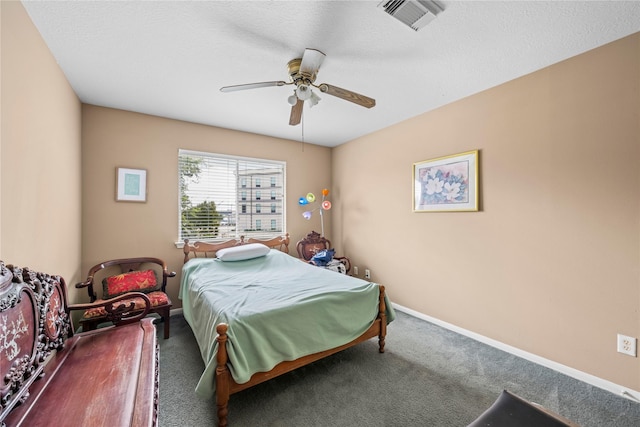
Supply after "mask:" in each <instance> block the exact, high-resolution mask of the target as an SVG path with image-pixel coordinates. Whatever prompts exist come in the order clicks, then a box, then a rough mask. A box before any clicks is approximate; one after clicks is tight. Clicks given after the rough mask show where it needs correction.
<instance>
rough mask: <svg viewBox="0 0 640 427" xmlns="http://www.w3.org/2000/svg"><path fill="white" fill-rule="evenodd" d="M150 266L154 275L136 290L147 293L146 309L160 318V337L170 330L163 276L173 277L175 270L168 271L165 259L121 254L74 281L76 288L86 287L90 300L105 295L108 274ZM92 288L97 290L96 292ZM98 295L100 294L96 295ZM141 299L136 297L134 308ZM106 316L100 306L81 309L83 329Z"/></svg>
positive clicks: (104, 318)
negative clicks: (153, 280) (141, 287)
mask: <svg viewBox="0 0 640 427" xmlns="http://www.w3.org/2000/svg"><path fill="white" fill-rule="evenodd" d="M147 269H152V270H153V272H154V274H153V276H154V277H155V278H156V280H155V282H154V283H151V284H150V286H149V287H147V288H145V289H140V290H139V291H140V292H144V293H146V294H147V296H148V297H149V299H150V300H151V309H150V312H152V313H157V314H158V315H159V316H160V317H161V319H162V321H163V322H164V339H167V338H169V334H170V310H171V306H172V303H171V299H170V298H169V296H168V295H167V293H166V288H167V278H169V277H175V275H176V273H175V271H172V272H169V270H167V265H166V263H165V262H164V261H163V260H161V259H159V258H151V257H140V258H122V259H114V260H110V261H105V262H102V263H100V264H97V265H94V266H93V267H91V269H90V270H89V273H88V275H87V279H86V280H85V281H84V282H81V283H78V284H76V288H79V289H80V288H87V291H88V292H89V299H90V302H95V301H98V300H103V299H107V298H108V295H106V294H105V293H106V290H105V287H106V286H107V284H106V282H105V281H106V280H108V278H109V277H115V276H117V275H122V274H126V273H131V272H144V271H147ZM96 288H98V289H99V290H100V291H99V293H98V292H96ZM98 295H100V297H99V296H98ZM142 305H143V304H142V302H141V301H138V308H139V309H141V307H142ZM105 321H108V320H107V313H106V311H105V309H104V308H103V307H97V308H92V309H90V310H87V311H85V312H84V314H83V316H82V318H81V319H80V325H82V330H83V331H91V330H94V329H96V328H97V327H98V325H99V324H100V323H104V322H105Z"/></svg>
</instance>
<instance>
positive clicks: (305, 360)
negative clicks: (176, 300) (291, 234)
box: [183, 237, 387, 427]
mask: <svg viewBox="0 0 640 427" xmlns="http://www.w3.org/2000/svg"><path fill="white" fill-rule="evenodd" d="M279 242H280V243H282V244H281V245H280V246H277V248H279V249H280V250H281V251H283V252H287V251H288V248H287V243H288V237H287V238H285V239H280V241H279ZM285 242H286V243H285ZM245 243H249V241H246V242H245V241H244V240H240V241H238V240H232V241H227V242H223V243H220V244H210V243H209V244H203V243H197V242H196V243H194V244H193V245H191V244H190V243H189V241H188V240H185V246H184V249H183V250H184V253H185V264H186V263H187V262H188V261H189V260H190V259H191V258H192V257H195V256H196V255H197V254H198V252H200V251H206V252H207V254H208V255H209V256H211V257H212V256H215V253H216V251H218V250H220V249H224V248H229V247H234V246H238V245H242V244H245ZM271 243H272V244H274V243H278V242H275V241H273V242H271ZM273 246H274V245H272V246H271V247H273ZM330 274H333V273H330ZM350 279H351V278H350ZM183 280H184V271H183ZM239 280H241V279H239ZM353 280H359V279H353ZM254 286H255V285H254ZM376 286H378V285H376ZM386 301H387V300H386V298H385V289H384V286H379V299H378V301H377V317H376V318H375V319H374V320H373V321H372V324H371V325H370V326H369V328H368V329H366V330H365V332H364V333H362V334H361V335H360V336H359V337H357V338H355V339H353V340H352V341H351V342H348V343H346V344H344V345H340V346H338V347H336V348H330V349H327V350H324V351H320V352H317V353H314V354H310V355H307V356H304V357H300V358H298V359H295V360H288V361H283V362H280V363H279V364H277V365H276V366H275V367H274V368H273V369H271V370H270V371H267V372H257V373H255V374H253V375H252V376H251V378H250V379H249V381H248V382H244V383H237V382H236V381H235V380H234V378H233V376H232V374H231V371H230V369H229V364H230V361H229V357H228V351H229V350H228V348H229V347H228V342H229V340H230V339H231V338H230V337H229V336H228V335H227V331H228V325H227V324H225V323H220V324H218V325H217V326H216V332H217V334H218V336H217V338H216V341H217V343H218V351H217V354H216V356H215V357H216V369H215V398H216V405H217V411H218V425H219V426H221V427H224V426H227V415H228V409H227V407H228V402H229V396H230V395H231V394H233V393H237V392H239V391H242V390H245V389H247V388H249V387H252V386H254V385H257V384H260V383H262V382H264V381H267V380H269V379H271V378H274V377H276V376H279V375H282V374H284V373H287V372H290V371H292V370H294V369H297V368H300V367H302V366H305V365H307V364H310V363H312V362H315V361H317V360H320V359H322V358H325V357H327V356H329V355H332V354H335V353H337V352H339V351H342V350H344V349H346V348H349V347H351V346H354V345H356V344H358V343H361V342H363V341H366V340H368V339H370V338H374V337H378V344H379V352H380V353H383V352H384V347H385V337H386V331H387V303H386ZM367 324H368V323H367ZM236 344H237V343H236ZM205 363H206V361H205Z"/></svg>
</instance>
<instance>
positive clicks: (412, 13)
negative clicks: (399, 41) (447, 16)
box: [378, 0, 444, 31]
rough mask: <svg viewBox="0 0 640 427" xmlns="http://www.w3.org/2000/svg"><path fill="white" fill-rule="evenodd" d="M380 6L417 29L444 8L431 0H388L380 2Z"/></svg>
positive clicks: (434, 17)
mask: <svg viewBox="0 0 640 427" xmlns="http://www.w3.org/2000/svg"><path fill="white" fill-rule="evenodd" d="M378 7H380V8H382V9H383V10H384V11H385V12H387V13H388V14H389V15H391V16H393V17H394V18H396V19H397V20H399V21H400V22H402V23H403V24H405V25H407V26H409V27H411V28H412V29H414V30H415V31H418V30H419V29H420V28H422V27H424V26H425V25H427V24H428V23H429V22H431V21H433V20H434V19H436V16H437V15H438V14H439V13H440V12H442V11H443V10H444V9H443V8H442V6H440V5H439V4H438V3H436V2H435V1H431V0H388V1H383V2H381V3H380V4H378Z"/></svg>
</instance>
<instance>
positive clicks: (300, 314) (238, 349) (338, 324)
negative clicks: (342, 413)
mask: <svg viewBox="0 0 640 427" xmlns="http://www.w3.org/2000/svg"><path fill="white" fill-rule="evenodd" d="M288 244H289V238H288V236H284V237H279V238H275V239H271V240H256V239H248V240H245V239H244V238H241V239H238V240H230V241H226V242H223V243H218V244H212V243H201V242H196V243H193V244H191V243H189V241H188V240H185V242H184V249H183V251H184V255H185V257H184V265H183V269H182V279H181V284H180V292H179V298H180V299H181V300H182V306H183V312H184V317H185V320H186V321H187V323H188V324H189V325H190V327H191V329H192V331H193V333H194V336H195V337H196V340H197V342H198V346H199V348H200V353H201V356H202V359H203V361H204V363H205V369H204V372H203V374H202V376H201V378H200V381H199V383H198V385H197V386H196V394H198V395H199V396H201V397H204V398H210V397H213V396H214V395H215V399H216V405H217V415H218V425H219V426H226V425H227V414H228V408H227V406H228V402H229V396H230V395H231V394H233V393H236V392H239V391H241V390H245V389H247V388H249V387H252V386H254V385H256V384H259V383H262V382H264V381H267V380H269V379H271V378H274V377H276V376H278V375H281V374H284V373H286V372H290V371H292V370H294V369H297V368H299V367H302V366H305V365H307V364H309V363H312V362H314V361H317V360H319V359H322V358H324V357H327V356H329V355H332V354H334V353H337V352H339V351H341V350H344V349H346V348H348V347H351V346H353V345H356V344H358V343H360V342H363V341H366V340H368V339H370V338H374V337H378V349H379V352H380V353H383V352H384V346H385V336H386V331H387V324H388V323H389V322H391V321H392V320H393V319H394V317H395V313H394V311H393V308H392V307H391V304H390V303H389V300H388V298H387V296H386V294H385V289H384V286H381V285H378V284H376V283H372V282H368V281H365V280H361V279H358V278H355V277H351V276H346V275H343V274H338V273H335V272H333V271H330V270H326V269H322V268H318V267H315V266H313V265H310V264H307V263H305V262H304V261H301V260H300V259H298V258H295V257H292V256H290V255H288ZM254 249H255V250H258V249H259V250H260V252H261V253H260V255H257V256H253V254H252V256H246V255H242V254H244V253H250V252H251V251H252V250H254ZM230 254H232V255H230ZM233 254H241V255H240V256H239V258H237V259H236V258H233V257H237V255H233ZM230 257H231V258H230ZM245 258H248V259H245ZM227 259H229V261H227Z"/></svg>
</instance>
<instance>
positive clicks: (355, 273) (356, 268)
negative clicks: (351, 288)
mask: <svg viewBox="0 0 640 427" xmlns="http://www.w3.org/2000/svg"><path fill="white" fill-rule="evenodd" d="M353 275H354V276H357V275H358V266H357V265H354V266H353Z"/></svg>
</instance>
